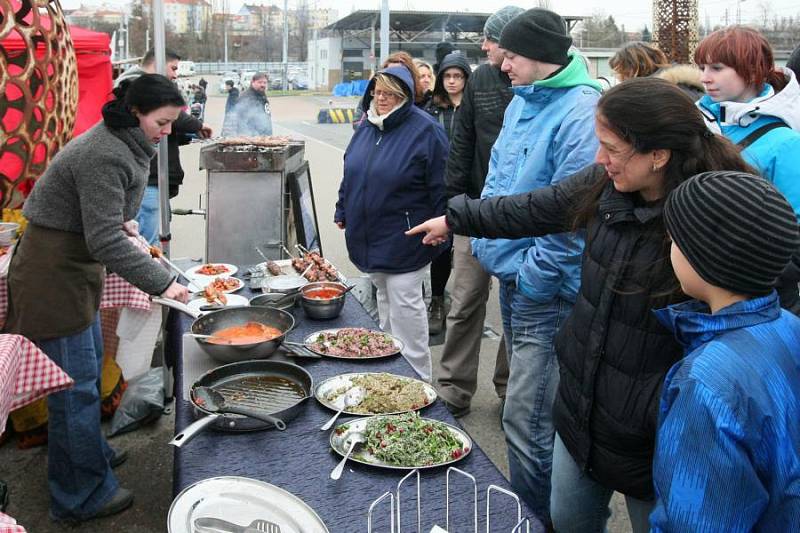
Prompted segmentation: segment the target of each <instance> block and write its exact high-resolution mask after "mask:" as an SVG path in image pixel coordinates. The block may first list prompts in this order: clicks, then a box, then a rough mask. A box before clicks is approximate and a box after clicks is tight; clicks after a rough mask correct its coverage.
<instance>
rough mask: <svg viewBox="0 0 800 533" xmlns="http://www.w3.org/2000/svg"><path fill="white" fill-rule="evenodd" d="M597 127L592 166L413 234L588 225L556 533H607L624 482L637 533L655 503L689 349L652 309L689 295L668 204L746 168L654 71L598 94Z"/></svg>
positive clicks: (557, 476)
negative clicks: (658, 462) (694, 182)
mask: <svg viewBox="0 0 800 533" xmlns="http://www.w3.org/2000/svg"><path fill="white" fill-rule="evenodd" d="M654 101H657V102H658V103H659V105H658V106H654V105H653V102H654ZM595 131H596V135H597V138H598V140H599V141H600V148H599V149H598V151H597V156H596V160H595V164H593V165H591V166H589V167H587V168H586V169H584V170H582V171H581V172H579V173H578V174H575V175H574V176H572V177H570V178H567V179H565V180H563V181H561V182H559V183H558V184H557V185H554V186H550V187H545V188H541V189H537V190H535V191H532V192H530V193H525V194H518V195H514V196H498V197H492V198H482V199H477V200H470V199H468V198H467V197H466V196H458V197H456V198H453V199H451V200H450V201H449V202H448V207H447V211H446V215H445V216H444V217H439V218H437V219H432V220H429V221H427V222H425V223H423V224H421V225H419V226H417V227H416V228H413V229H412V230H411V231H410V232H408V233H409V234H415V233H427V235H425V237H424V239H423V242H425V243H428V244H438V243H440V242H444V240H445V239H447V238H448V233H449V232H450V231H454V232H456V233H459V234H467V235H471V236H474V237H488V238H510V239H515V238H521V237H530V236H539V235H547V234H552V233H560V232H564V231H582V232H585V237H586V248H585V250H584V253H583V260H582V274H581V285H580V293H579V294H578V298H577V301H576V303H575V306H574V308H573V310H572V313H571V314H570V316H569V318H567V320H566V321H565V323H564V324H563V326H562V327H561V328H560V330H559V332H558V334H557V337H556V340H555V348H556V352H557V354H558V363H559V374H560V382H559V385H558V393H557V396H556V400H555V405H554V407H553V419H554V423H555V427H556V431H557V436H556V443H555V448H554V451H553V468H552V471H553V475H552V493H551V500H550V501H551V508H550V513H551V518H552V521H553V526H554V528H555V530H556V531H559V532H571V531H576V532H578V531H579V532H587V531H589V532H593V531H603V530H604V529H605V524H606V521H607V520H608V517H609V516H610V514H611V513H610V510H609V509H608V503H609V501H610V499H611V495H612V493H613V492H614V491H618V492H621V493H622V494H624V495H625V497H626V502H627V507H628V513H629V515H630V517H631V523H632V526H633V531H634V532H635V533H638V532H642V531H647V530H648V516H649V514H650V511H651V510H652V507H653V504H654V493H653V478H652V463H653V454H654V449H655V436H656V422H657V413H658V402H659V393H660V390H661V384H662V383H663V382H664V377H665V375H666V373H667V371H668V370H669V369H670V367H672V365H673V364H674V363H676V362H677V361H678V360H679V359H680V358H681V357H682V355H683V351H682V347H681V345H680V344H679V343H678V342H677V341H676V340H675V339H674V337H673V336H672V334H671V332H670V331H668V330H667V329H666V328H665V327H664V326H662V325H661V324H660V323H659V322H658V320H657V319H656V317H655V316H654V315H653V314H652V313H651V312H650V310H651V309H655V308H661V307H666V306H667V305H669V304H672V303H675V302H678V301H682V300H685V299H686V296H685V295H683V293H681V291H680V287H679V285H678V284H677V281H676V279H675V275H674V273H673V270H672V266H671V265H670V261H669V241H668V239H667V234H666V231H665V229H664V223H663V218H662V208H663V205H664V200H665V198H666V197H667V195H669V193H670V192H671V191H672V190H673V189H675V188H676V187H677V186H678V185H679V184H680V183H682V182H683V181H684V180H686V179H688V178H689V177H691V176H693V175H694V174H698V173H700V172H705V171H710V170H741V171H745V172H748V171H752V169H751V168H750V166H749V165H747V164H746V163H745V162H744V161H743V160H742V158H741V156H740V155H739V153H738V150H737V149H736V148H735V147H734V146H733V145H732V144H731V143H730V142H729V141H727V140H726V139H724V138H723V137H721V136H718V135H714V134H712V133H711V132H709V131H708V129H707V128H706V127H705V123H704V121H703V117H702V116H701V114H700V113H699V112H696V108H695V107H694V104H693V102H692V100H691V99H690V98H689V97H687V96H686V95H685V94H684V93H683V92H682V91H680V89H678V88H677V87H675V86H674V85H673V84H671V83H669V82H667V81H664V80H660V79H657V78H636V79H632V80H629V81H626V82H624V83H621V84H619V85H617V86H615V87H613V88H611V89H610V90H609V91H608V92H606V93H605V94H604V95H603V96H602V97H601V98H600V100H599V102H598V105H597V115H596V124H595Z"/></svg>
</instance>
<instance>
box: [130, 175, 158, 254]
mask: <svg viewBox="0 0 800 533" xmlns="http://www.w3.org/2000/svg"><path fill="white" fill-rule="evenodd" d="M158 204H159V197H158V187H154V186H152V185H148V186H147V187H145V189H144V197H143V198H142V205H141V207H139V213H137V215H136V222H138V223H139V234H140V235H141V236H142V237H144V238H145V239H146V240H147V242H149V243H150V244H155V243H156V242H157V241H158V227H159V225H160V223H161V221H160V220H159V218H158V214H159V212H160V209H159V205H158Z"/></svg>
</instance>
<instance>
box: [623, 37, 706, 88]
mask: <svg viewBox="0 0 800 533" xmlns="http://www.w3.org/2000/svg"><path fill="white" fill-rule="evenodd" d="M608 65H609V66H610V67H611V68H612V70H614V73H615V74H616V75H617V79H618V80H619V81H625V80H629V79H631V78H645V77H647V76H655V77H657V78H662V79H665V80H667V81H671V82H672V83H674V84H675V85H677V86H678V88H680V89H681V90H682V91H684V92H685V93H686V94H688V95H689V97H690V98H692V100H697V99H699V98H700V97H701V96H703V85H702V84H701V83H700V73H699V72H698V71H697V68H695V66H694V65H670V62H669V59H667V56H666V55H665V54H664V52H662V51H661V50H659V49H658V48H656V47H655V46H653V45H651V44H648V43H639V42H635V43H628V44H626V45H625V46H623V47H622V48H620V49H619V50H617V53H615V54H614V55H613V56H612V57H611V59H609V60H608Z"/></svg>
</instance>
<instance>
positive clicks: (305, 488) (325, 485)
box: [167, 289, 541, 533]
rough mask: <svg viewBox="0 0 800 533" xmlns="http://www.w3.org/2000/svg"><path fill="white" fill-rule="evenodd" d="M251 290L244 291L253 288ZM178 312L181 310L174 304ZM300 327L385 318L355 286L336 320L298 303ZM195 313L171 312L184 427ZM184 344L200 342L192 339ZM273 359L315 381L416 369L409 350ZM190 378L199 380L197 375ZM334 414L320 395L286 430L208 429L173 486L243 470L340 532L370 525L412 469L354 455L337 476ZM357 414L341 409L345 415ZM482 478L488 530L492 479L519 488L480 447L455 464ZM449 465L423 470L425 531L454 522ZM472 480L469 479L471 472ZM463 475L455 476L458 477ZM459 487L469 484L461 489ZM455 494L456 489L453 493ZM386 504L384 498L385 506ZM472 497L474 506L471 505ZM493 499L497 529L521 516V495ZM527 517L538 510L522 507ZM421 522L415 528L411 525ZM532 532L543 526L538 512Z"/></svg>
mask: <svg viewBox="0 0 800 533" xmlns="http://www.w3.org/2000/svg"><path fill="white" fill-rule="evenodd" d="M248 291H249V289H243V292H242V294H244V295H245V296H250V295H251V294H247V292H248ZM171 313H174V311H173V312H171ZM292 314H293V315H294V316H295V319H296V320H297V325H296V327H295V329H294V330H293V331H291V332H290V333H289V335H288V339H289V340H292V341H297V342H302V340H303V339H304V338H305V337H306V336H307V335H309V334H311V333H313V332H315V331H317V330H321V329H328V328H338V327H366V328H375V329H377V325H376V324H375V322H374V321H373V320H372V318H371V317H370V316H369V315H368V314H367V312H366V311H365V310H364V308H363V307H362V306H361V305H360V304H359V303H358V301H357V300H356V299H355V298H354V297H353V295H352V294H348V295H347V301H346V304H345V307H344V310H343V312H342V314H341V316H339V317H338V318H336V319H334V320H326V321H316V320H311V319H308V318H306V316H305V314H304V312H303V310H302V308H301V307H300V306H299V303H298V305H297V306H296V307H294V308H293V309H292ZM191 322H192V320H191V318H189V317H187V316H185V315H179V316H178V317H175V316H173V317H171V320H169V321H168V326H167V328H168V332H169V334H170V335H169V338H168V339H167V349H168V350H170V349H172V350H174V351H176V353H175V355H176V357H175V364H176V389H175V390H176V393H175V399H176V415H175V426H176V433H177V432H179V431H182V430H183V429H184V428H185V427H186V426H188V425H189V424H190V423H191V422H193V421H194V420H195V418H194V414H193V409H192V406H191V404H190V402H189V401H188V398H187V397H186V396H187V395H186V393H185V392H184V391H185V390H186V389H187V388H188V386H189V385H191V383H183V378H184V375H185V374H186V370H187V368H188V366H189V365H191V364H192V362H191V361H184V360H183V358H184V356H186V354H187V353H189V352H191V354H192V355H191V357H198V354H199V353H200V351H199V350H195V349H193V348H192V349H189V348H190V347H189V346H187V350H185V351H184V350H183V349H182V345H181V334H182V333H183V332H184V331H187V330H188V328H189V326H190V325H191ZM183 339H185V340H184V341H183V342H187V343H188V342H195V341H194V340H192V339H191V338H188V337H183ZM273 359H280V360H288V361H292V362H294V363H297V364H299V365H300V366H302V367H304V368H305V369H306V370H308V372H309V373H310V374H311V375H312V376H313V378H314V383H315V385H316V384H317V383H319V382H321V381H322V380H323V379H325V378H328V377H330V376H334V375H337V374H341V373H345V372H360V371H364V372H391V373H395V374H401V375H406V376H413V377H417V376H416V375H415V374H414V371H413V370H412V369H411V366H410V365H409V364H408V363H407V362H406V360H405V359H404V358H403V357H402V356H394V357H389V358H384V359H377V360H372V361H368V360H362V361H348V360H340V359H330V358H323V359H308V358H288V357H284V355H282V354H280V353H279V354H276V355H274V356H273ZM190 379H191V378H190ZM421 414H422V416H425V417H428V418H434V419H437V420H441V421H443V422H447V423H449V424H451V425H455V426H458V422H456V421H455V419H454V418H453V417H452V415H450V413H449V411H447V409H446V408H445V407H444V405H443V404H442V402H441V401H437V402H435V403H434V404H433V405H432V406H430V407H428V408H426V409H424V410H422V412H421ZM331 415H333V412H332V411H330V410H328V409H326V408H324V407H323V406H322V405H320V404H319V403H318V402H317V401H316V400H315V399H313V398H311V399H309V400H306V402H305V406H304V407H303V408H302V410H301V412H300V414H299V415H298V416H297V418H295V419H294V420H292V421H290V422H288V423H287V428H286V430H285V431H282V432H281V431H277V430H275V429H269V430H265V431H255V432H245V433H235V432H221V431H214V430H210V429H208V430H205V431H203V432H202V433H200V434H199V435H197V436H195V437H194V438H193V440H191V441H190V442H188V443H186V444H184V446H183V447H181V448H176V450H175V462H174V477H173V490H174V495H177V494H178V493H179V492H180V491H181V490H183V489H185V488H186V487H188V486H189V485H191V484H193V483H195V482H197V481H200V480H203V479H207V478H211V477H216V476H244V477H250V478H254V479H258V480H261V481H265V482H268V483H271V484H273V485H277V486H279V487H281V488H283V489H285V490H288V491H289V492H291V493H293V494H294V495H296V496H298V497H300V498H302V499H303V500H304V501H305V502H306V503H307V504H308V505H310V506H311V507H313V508H314V510H315V511H316V512H317V513H318V514H319V516H320V517H321V518H322V520H323V521H324V522H325V524H326V525H327V527H328V529H329V530H330V531H331V532H332V533H340V532H356V531H367V513H368V509H369V507H370V504H371V503H372V502H373V500H375V499H377V498H378V497H379V496H381V495H382V494H383V493H384V492H386V491H395V488H396V484H397V482H398V481H399V480H400V479H401V478H402V477H403V476H404V475H405V474H406V472H404V471H394V470H384V469H379V468H376V467H370V466H365V465H361V464H357V463H353V462H348V464H347V466H346V467H345V472H344V474H343V475H342V477H341V479H339V480H338V481H333V480H331V479H330V478H329V474H330V472H331V470H333V468H334V467H335V466H336V464H337V463H338V462H339V460H340V459H341V457H340V456H339V455H337V454H335V453H334V452H332V451H331V449H330V445H329V437H330V432H329V431H320V429H319V428H320V427H321V426H322V425H323V424H324V423H325V421H327V420H328V419H329V418H330V417H331ZM349 418H350V417H347V416H346V415H342V416H341V417H339V420H338V421H337V423H341V422H344V421H347V420H348V419H349ZM454 466H456V467H457V468H459V469H462V470H464V471H466V472H468V473H470V474H472V475H473V476H475V478H477V481H478V516H479V522H480V524H481V526H480V529H479V530H480V531H486V525H485V523H484V516H485V513H486V488H487V486H488V485H490V484H494V485H498V486H500V487H502V488H505V489H507V490H510V486H509V484H508V482H507V481H506V480H505V478H504V477H503V476H502V474H501V473H500V471H499V470H498V469H497V468H496V467H495V466H494V465H493V464H492V462H491V461H490V460H489V458H488V457H487V456H486V454H485V453H484V452H483V451H482V450H481V449H480V447H479V446H477V445H474V447H473V449H472V452H471V453H470V454H469V455H468V456H467V457H466V458H465V459H463V460H461V461H459V462H457V463H455V464H454ZM446 471H447V468H446V467H441V468H435V469H432V470H426V471H423V474H422V481H421V497H422V525H423V528H422V530H423V531H426V532H427V531H430V529H431V527H432V526H433V525H434V524H439V525H440V526H442V527H444V525H445V500H446V498H445V489H446ZM462 479H463V478H462ZM414 481H415V480H414V479H409V480H408V482H407V483H404V485H403V489H402V493H401V499H402V504H403V505H402V511H403V525H404V529H405V530H408V531H416V509H415V506H414V505H413V503H414V499H415V496H416V495H415V489H414ZM453 481H455V479H453V480H452V481H451V482H453ZM456 487H458V490H459V491H460V492H458V493H455V490H456ZM467 487H468V485H467V484H466V483H465V482H464V481H460V482H458V484H456V483H454V487H453V491H454V495H451V502H452V501H453V500H458V502H457V503H456V504H455V505H454V504H453V503H451V520H452V519H453V518H452V517H453V516H455V515H456V514H460V515H461V516H460V520H459V522H460V523H461V524H463V525H464V526H467V525H469V526H471V524H472V510H471V501H472V494H471V492H466V493H465V489H466V490H468V491H471V489H467ZM454 496H455V497H454ZM384 504H385V505H384ZM384 504H381V505H382V507H380V509H378V510H376V513H375V517H374V520H375V519H377V521H373V531H389V527H388V525H387V524H388V519H387V516H388V514H389V506H388V502H384ZM467 504H469V505H467ZM491 504H492V531H511V529H512V528H513V527H514V525H515V523H516V520H515V519H516V503H514V501H513V499H511V498H510V497H508V496H504V495H502V494H501V495H499V496H498V495H494V494H493V496H492V499H491ZM522 513H523V517H524V516H526V515H527V516H531V515H530V512H529V511H528V509H527V508H525V507H524V506H523V511H522ZM412 525H413V527H412ZM532 526H534V527H532V528H531V530H532V531H539V530H540V528H541V526H540V525H539V524H538V523H537V522H535V521H534V520H532ZM451 529H452V530H453V531H471V530H472V529H471V528H469V529H468V528H467V527H459V528H457V529H453V528H451Z"/></svg>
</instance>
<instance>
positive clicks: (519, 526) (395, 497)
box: [367, 466, 531, 533]
mask: <svg viewBox="0 0 800 533" xmlns="http://www.w3.org/2000/svg"><path fill="white" fill-rule="evenodd" d="M451 475H456V476H460V477H462V478H464V479H466V480H468V481H469V482H470V486H471V490H468V491H464V493H463V494H461V497H462V498H464V497H465V495H466V492H469V493H471V499H472V506H471V508H472V512H471V515H472V530H473V531H474V533H478V527H479V523H478V482H477V480H476V479H475V477H474V476H473V475H472V474H469V473H467V472H464V471H463V470H460V469H458V468H455V467H452V466H451V467H450V468H448V469H447V477H446V491H445V492H446V496H445V498H446V502H445V529H444V530H442V529H441V528H439V529H436V528H434V530H433V531H438V532H443V533H447V532H449V531H450V524H451V481H450V478H451ZM413 476H416V488H417V496H416V500H417V513H416V514H417V528H416V531H417V533H423V531H422V506H421V498H422V496H421V491H420V472H419V470H413V471H411V472H409V473H408V475H406V476H405V477H403V479H401V480H400V481H398V482H397V487H396V488H395V492H392V491H386V492H384V493H383V494H382V495H380V496H379V497H378V498H376V499H375V500H374V501H373V502H372V504H371V505H370V506H369V511H368V512H367V533H372V528H373V522H374V521H375V520H374V518H373V516H374V515H375V514H376V513H377V509H379V508H382V507H384V506H382V505H381V504H382V503H384V502H385V501H386V500H387V499H388V500H389V513H390V515H389V518H390V520H389V523H390V527H391V530H390V531H391V533H395V532H396V533H401V532H402V520H401V509H402V506H401V500H400V494H401V491H400V489H401V488H402V487H403V484H404V483H405V482H406V481H407V480H408V479H409V478H411V477H413ZM493 496H494V497H495V498H497V497H501V496H502V497H504V498H508V499H511V500H513V501H514V503H515V504H516V508H517V517H516V525H515V526H514V527H513V528H512V529H511V530H510V531H509V533H530V531H531V522H530V520H529V519H528V517H523V516H522V504H521V503H520V500H519V496H517V495H516V494H514V493H513V492H511V491H509V490H506V489H504V488H502V487H498V486H497V485H489V486H488V487H486V517H485V518H486V520H485V523H486V533H498V532H499V531H500V530H497V529H493V528H492V500H493ZM384 516H385V515H384ZM454 522H455V520H454Z"/></svg>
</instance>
